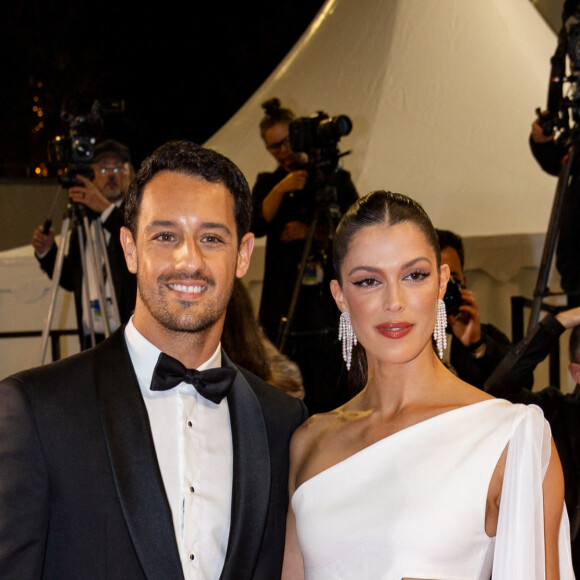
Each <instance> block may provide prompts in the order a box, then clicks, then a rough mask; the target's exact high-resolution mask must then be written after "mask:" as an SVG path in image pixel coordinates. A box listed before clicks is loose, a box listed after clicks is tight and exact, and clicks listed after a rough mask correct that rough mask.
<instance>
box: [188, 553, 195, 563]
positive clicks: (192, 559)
mask: <svg viewBox="0 0 580 580" xmlns="http://www.w3.org/2000/svg"><path fill="white" fill-rule="evenodd" d="M189 559H190V560H191V561H192V562H193V561H194V560H195V556H194V555H193V554H190V555H189Z"/></svg>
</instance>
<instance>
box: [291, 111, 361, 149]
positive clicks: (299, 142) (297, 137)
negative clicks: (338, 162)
mask: <svg viewBox="0 0 580 580" xmlns="http://www.w3.org/2000/svg"><path fill="white" fill-rule="evenodd" d="M351 130H352V121H351V120H350V119H349V118H348V117H347V116H346V115H338V116H337V117H329V116H328V115H327V114H326V113H323V112H322V111H319V112H318V113H317V114H316V115H312V116H311V117H301V118H299V119H295V120H294V121H292V122H291V123H290V127H289V131H290V146H291V147H292V151H295V152H298V153H307V154H309V156H310V154H311V153H312V152H313V151H324V150H332V149H334V148H335V147H336V144H337V143H338V142H339V141H340V139H341V137H343V136H344V135H348V134H349V133H350V132H351Z"/></svg>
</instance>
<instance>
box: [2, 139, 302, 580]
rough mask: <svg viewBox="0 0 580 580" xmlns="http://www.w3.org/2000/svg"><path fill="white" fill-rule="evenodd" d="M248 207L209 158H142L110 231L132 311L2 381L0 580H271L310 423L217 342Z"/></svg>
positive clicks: (181, 152)
mask: <svg viewBox="0 0 580 580" xmlns="http://www.w3.org/2000/svg"><path fill="white" fill-rule="evenodd" d="M250 214H251V196H250V189H249V186H248V184H247V182H246V180H245V178H244V176H243V175H242V173H241V172H240V170H239V169H238V168H237V167H236V166H235V165H234V164H233V163H232V162H231V161H230V160H229V159H227V158H225V157H223V156H222V155H220V154H219V153H217V152H215V151H212V150H209V149H206V148H203V147H200V146H198V145H195V144H192V143H189V142H183V141H180V142H170V143H167V144H165V145H163V146H161V147H160V148H159V149H157V150H156V151H155V152H154V153H153V154H152V155H151V156H150V157H149V158H148V159H146V160H145V162H144V163H143V165H142V167H141V169H140V171H139V173H138V175H137V178H136V180H135V182H134V183H133V185H132V187H131V190H130V193H129V195H128V198H127V207H126V214H125V215H126V224H127V227H124V228H122V230H121V242H122V245H123V248H124V252H125V257H126V260H127V265H128V268H129V270H130V271H131V272H133V273H135V274H136V276H137V285H138V291H137V301H136V305H135V313H134V315H133V317H132V318H131V319H130V320H129V322H128V323H127V324H126V325H125V326H124V327H122V328H120V329H119V330H118V331H116V332H115V333H114V334H113V335H112V336H111V337H110V338H109V339H107V340H105V341H103V342H102V343H100V344H99V345H97V346H96V347H95V348H92V349H89V350H87V351H84V352H81V353H79V354H77V355H74V356H72V357H69V358H67V359H64V360H61V361H58V362H56V363H52V364H50V365H45V366H44V367H39V368H36V369H31V370H27V371H24V372H22V373H19V374H17V375H14V376H12V377H9V378H7V379H5V380H4V381H2V382H1V383H0V401H2V403H1V405H0V473H1V474H2V475H1V477H0V576H1V577H2V578H3V579H4V580H9V579H10V580H16V579H17V580H28V579H33V578H34V579H36V578H43V579H47V580H48V579H51V580H52V579H54V580H56V579H58V580H73V579H74V580H78V579H79V578H82V579H83V580H96V579H102V580H115V579H118V580H121V579H122V580H133V579H145V578H147V579H148V580H153V579H157V580H173V579H183V578H186V579H190V578H191V579H206V578H207V579H209V578H221V579H223V580H226V579H235V580H244V579H248V580H249V579H255V580H261V579H264V580H270V579H271V578H277V577H279V574H280V569H281V563H282V555H283V549H284V533H285V520H286V509H287V505H288V498H287V478H288V446H289V441H290V437H291V435H292V433H293V431H294V430H295V429H296V427H298V425H300V424H301V423H302V422H303V421H304V420H305V418H306V415H307V413H306V408H305V407H304V404H303V403H302V401H300V400H299V399H296V398H294V397H291V396H289V395H287V394H285V393H284V392H282V391H281V390H280V389H278V388H276V387H273V386H271V385H268V384H267V383H265V382H264V381H262V380H261V379H259V378H258V377H256V376H255V375H252V374H251V373H249V372H248V371H245V370H244V369H242V368H238V367H236V366H235V365H234V364H233V363H232V362H231V361H230V360H229V359H228V357H227V354H226V353H225V352H223V351H222V350H221V347H220V337H221V333H222V327H223V323H224V317H225V313H226V307H227V304H228V300H229V298H230V295H231V292H232V288H233V283H234V279H235V278H236V277H241V276H243V275H244V274H245V273H246V271H247V268H248V265H249V262H250V257H251V254H252V250H253V243H254V237H253V234H251V233H249V225H250ZM239 339H240V340H243V336H240V337H239ZM194 369H195V370H194Z"/></svg>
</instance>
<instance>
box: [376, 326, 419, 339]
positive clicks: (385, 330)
mask: <svg viewBox="0 0 580 580" xmlns="http://www.w3.org/2000/svg"><path fill="white" fill-rule="evenodd" d="M376 329H377V330H378V332H379V333H380V334H382V335H383V336H386V337H387V338H403V337H404V336H406V335H407V334H409V332H411V330H412V329H413V324H411V323H410V322H385V323H384V324H379V325H378V326H376Z"/></svg>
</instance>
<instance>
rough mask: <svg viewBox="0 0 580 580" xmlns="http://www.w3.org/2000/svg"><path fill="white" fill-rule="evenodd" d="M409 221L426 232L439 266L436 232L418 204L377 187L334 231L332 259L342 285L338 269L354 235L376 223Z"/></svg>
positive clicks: (359, 201) (356, 205) (352, 206)
mask: <svg viewBox="0 0 580 580" xmlns="http://www.w3.org/2000/svg"><path fill="white" fill-rule="evenodd" d="M403 222H411V223H412V224H414V225H415V226H417V227H418V228H419V229H420V230H421V231H422V232H423V234H424V235H425V238H426V239H427V242H428V243H429V245H430V246H431V247H432V248H433V251H434V252H435V256H436V258H437V268H439V266H440V265H441V249H440V248H439V239H438V237H437V232H436V230H435V228H434V227H433V224H432V223H431V220H430V219H429V216H428V215H427V213H426V212H425V210H424V209H423V207H422V206H421V204H420V203H418V202H416V201H415V200H413V199H411V198H410V197H407V196H406V195H402V194H401V193H393V192H392V191H383V190H377V191H372V192H371V193H369V194H367V195H365V196H364V197H361V198H359V199H358V200H357V201H356V202H355V203H353V204H352V205H351V206H350V208H349V209H348V211H347V212H346V213H345V214H344V215H343V216H342V219H341V220H340V223H339V224H338V227H337V228H336V232H335V234H334V241H333V249H332V261H333V265H334V270H335V274H336V278H337V280H338V282H339V284H342V280H341V275H340V268H341V266H342V263H343V261H344V258H345V256H346V254H347V253H348V250H349V247H350V243H351V241H352V239H353V237H354V236H355V235H356V234H357V233H358V232H359V231H360V230H361V229H363V228H366V227H369V226H374V225H377V224H385V225H387V226H394V225H396V224H400V223H403Z"/></svg>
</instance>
